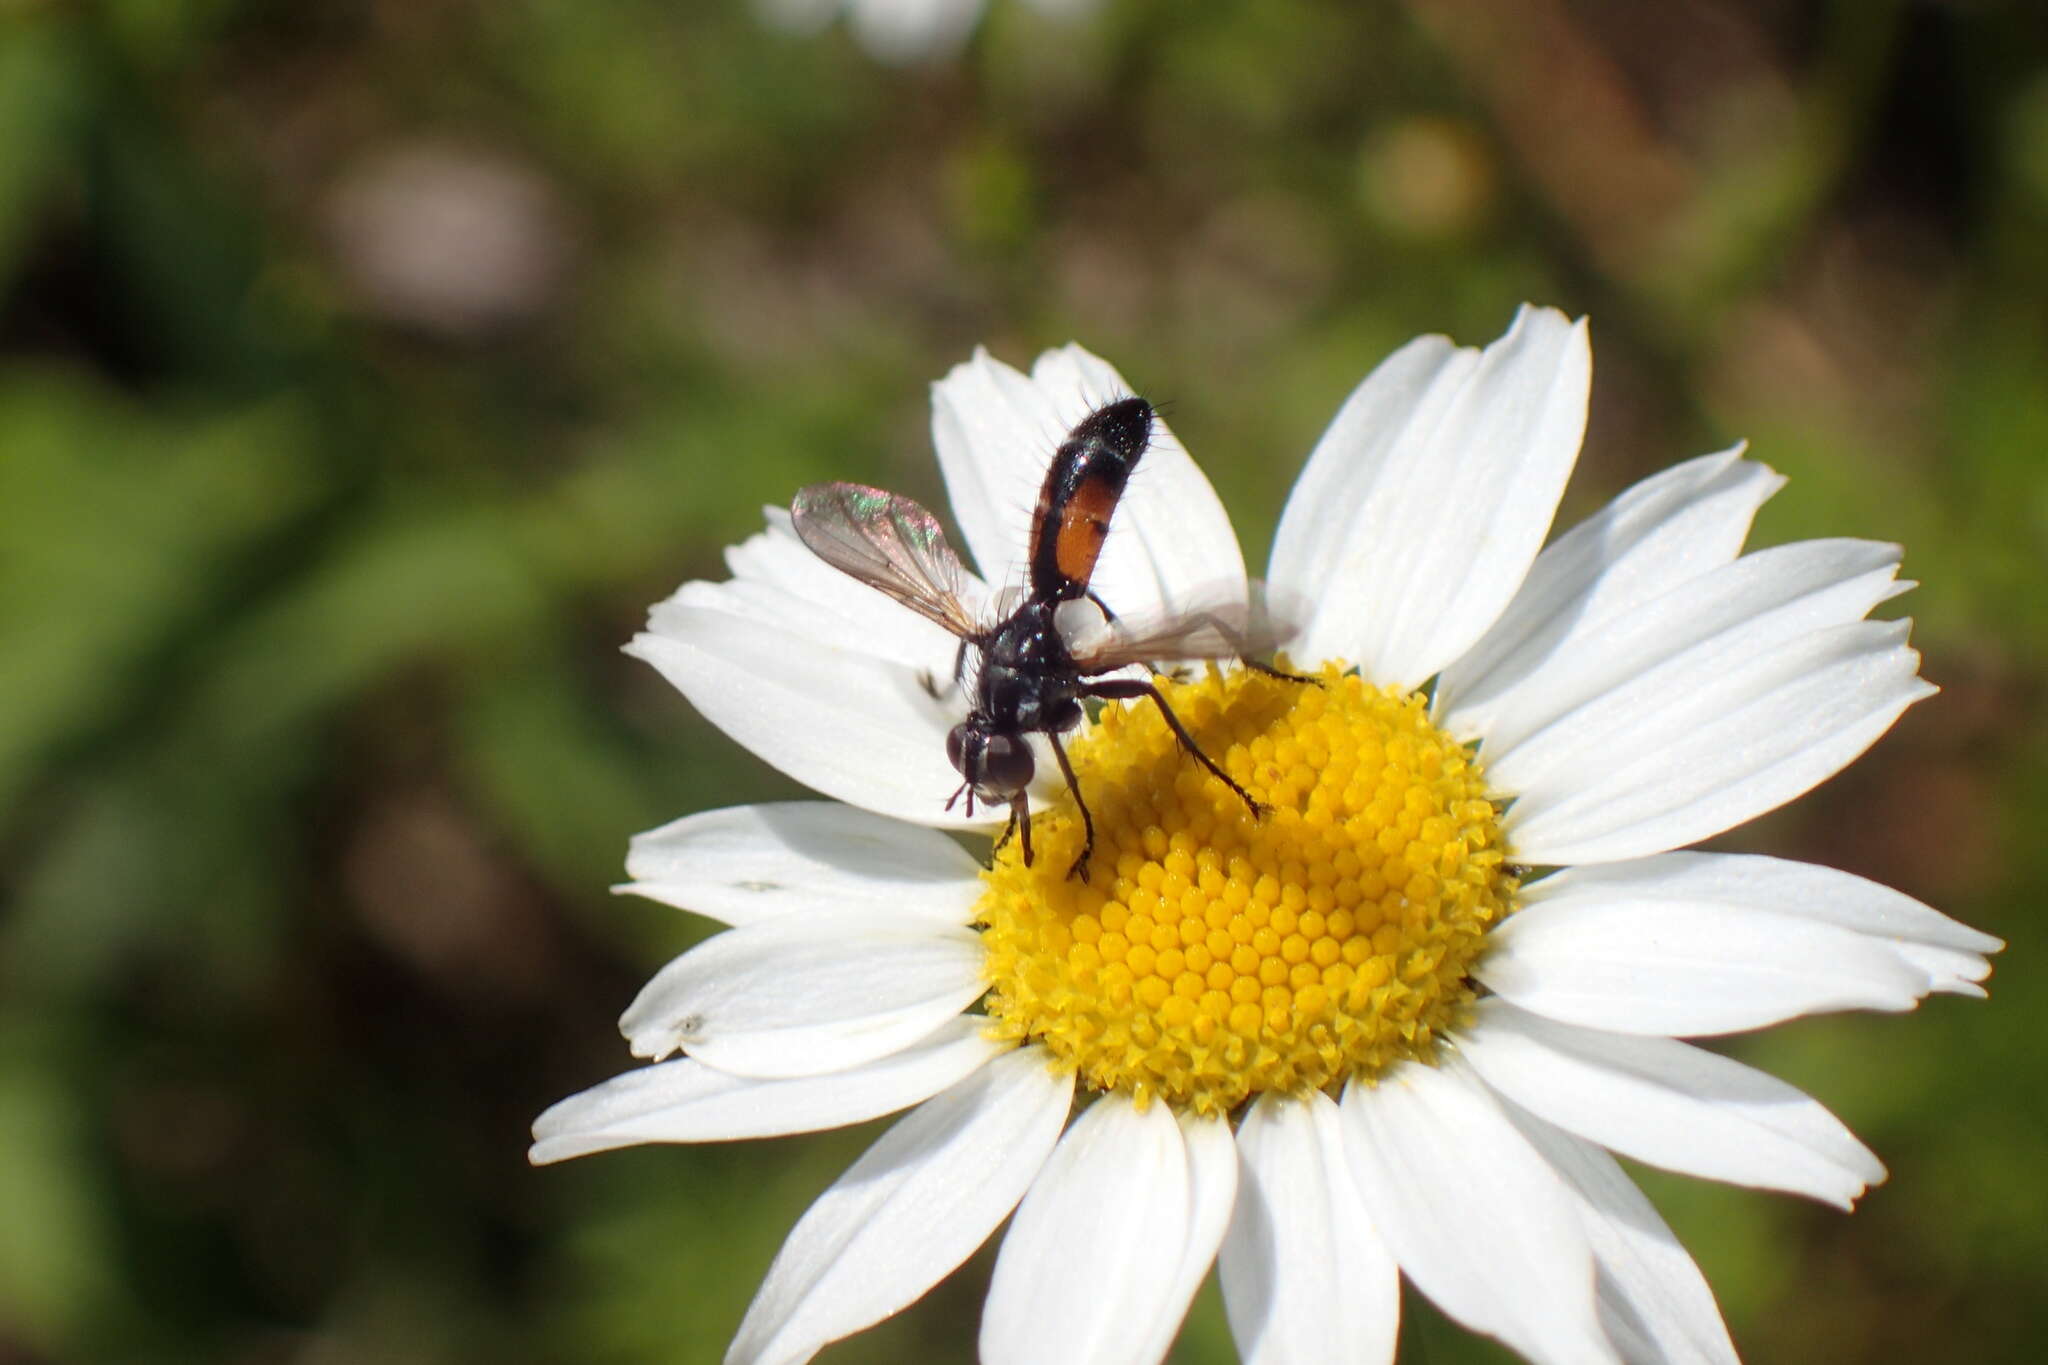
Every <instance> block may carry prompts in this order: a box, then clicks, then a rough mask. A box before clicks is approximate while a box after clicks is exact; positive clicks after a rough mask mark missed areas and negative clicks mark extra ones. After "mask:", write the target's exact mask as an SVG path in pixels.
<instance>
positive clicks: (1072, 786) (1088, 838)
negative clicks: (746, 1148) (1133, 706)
mask: <svg viewBox="0 0 2048 1365" xmlns="http://www.w3.org/2000/svg"><path fill="white" fill-rule="evenodd" d="M1045 737H1046V739H1047V740H1049V741H1051V743H1052V756H1053V757H1054V758H1056V759H1058V760H1059V761H1060V775H1061V776H1063V777H1065V778H1066V779H1067V790H1068V791H1070V792H1072V793H1073V794H1074V809H1076V810H1078V811H1080V812H1081V831H1082V833H1081V856H1080V857H1078V858H1076V859H1074V865H1073V866H1072V867H1070V868H1068V869H1067V877H1068V879H1069V880H1071V879H1073V878H1075V877H1079V878H1080V879H1081V880H1082V881H1084V882H1085V881H1087V880H1088V859H1089V857H1090V856H1091V855H1092V854H1093V853H1094V852H1095V817H1094V816H1092V815H1090V814H1089V813H1088V803H1087V802H1086V801H1083V800H1082V799H1081V784H1080V783H1079V782H1078V781H1076V780H1075V778H1074V765H1073V764H1072V763H1071V762H1069V761H1068V759H1067V747H1066V745H1064V744H1062V743H1060V737H1059V736H1058V735H1057V734H1055V733H1054V732H1052V731H1050V730H1048V731H1046V734H1045ZM1229 780H1230V779H1229V778H1225V779H1224V781H1226V782H1228V781H1229ZM1027 861H1028V860H1027Z"/></svg>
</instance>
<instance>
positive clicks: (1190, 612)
mask: <svg viewBox="0 0 2048 1365" xmlns="http://www.w3.org/2000/svg"><path fill="white" fill-rule="evenodd" d="M1253 599H1254V600H1253V602H1252V603H1251V604H1247V603H1245V602H1243V601H1232V600H1229V599H1228V598H1224V599H1221V600H1218V601H1216V602H1213V603H1211V604H1207V605H1197V606H1190V607H1188V608H1186V609H1184V610H1180V611H1175V612H1172V613H1170V614H1165V615H1159V616H1145V617H1137V618H1131V617H1119V618H1117V619H1116V620H1114V621H1110V622H1107V623H1106V625H1103V626H1097V627H1095V628H1093V629H1088V630H1086V631H1084V632H1078V633H1076V634H1075V635H1074V636H1072V637H1070V638H1069V641H1068V648H1069V650H1070V651H1071V652H1072V654H1073V659H1074V663H1075V665H1076V666H1077V667H1078V668H1079V669H1080V670H1081V672H1083V673H1086V674H1095V673H1109V672H1113V671H1114V670H1116V669H1119V668H1126V667H1129V666H1130V665H1132V664H1157V663H1163V662H1165V661H1168V660H1180V659H1256V658H1262V657H1265V656H1268V655H1270V654H1272V653H1273V652H1274V650H1276V649H1277V648H1279V646H1280V645H1282V644H1283V643H1285V642H1286V641H1287V640H1288V639H1289V638H1290V637H1291V636H1292V635H1293V634H1294V627H1293V626H1292V625H1291V624H1289V622H1290V621H1291V620H1292V619H1293V617H1292V614H1291V613H1289V615H1288V616H1287V618H1286V619H1282V618H1281V617H1279V616H1276V615H1275V608H1274V604H1272V603H1270V602H1268V601H1265V600H1264V598H1263V595H1262V594H1261V593H1258V592H1255V593H1254V594H1253ZM1075 614H1076V615H1078V612H1077V613H1075Z"/></svg>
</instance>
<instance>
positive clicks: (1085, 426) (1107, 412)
mask: <svg viewBox="0 0 2048 1365" xmlns="http://www.w3.org/2000/svg"><path fill="white" fill-rule="evenodd" d="M1067 439H1068V440H1069V441H1100V442H1102V443H1103V444H1104V445H1106V446H1108V447H1109V448H1110V449H1111V450H1113V451H1115V452H1116V453H1117V454H1118V455H1121V456H1122V457H1123V458H1124V459H1125V460H1135V459H1137V458H1138V457H1139V456H1140V455H1142V454H1144V453H1145V447H1146V445H1147V444H1148V443H1150V441H1151V440H1152V405H1151V404H1150V403H1148V402H1146V401H1145V400H1144V399H1142V398H1119V399H1117V400H1116V401H1115V402H1114V403H1105V404H1103V405H1102V406H1101V407H1099V408H1097V409H1096V410H1095V411H1093V412H1091V413H1089V414H1088V415H1087V416H1086V417H1083V418H1082V419H1081V421H1080V423H1079V425H1077V426H1076V427H1075V428H1074V430H1073V432H1072V433H1071V434H1070V435H1069V436H1068V437H1067Z"/></svg>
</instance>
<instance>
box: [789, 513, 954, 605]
mask: <svg viewBox="0 0 2048 1365" xmlns="http://www.w3.org/2000/svg"><path fill="white" fill-rule="evenodd" d="M789 515H790V519H791V520H792V521H793V522H795V523H796V534H797V539H799V540H801V541H803V543H804V545H805V547H806V548H808V549H809V550H810V552H811V553H812V554H814V555H816V556H817V557H818V558H820V559H822V560H824V561H825V562H826V563H827V564H830V565H831V566H832V567H833V568H835V569H837V570H839V571H840V572H841V573H844V574H848V575H850V576H851V577H854V578H857V579H859V580H860V581H861V582H863V583H865V584H867V585H868V586H869V587H871V588H874V589H875V590H876V591H878V592H885V593H887V594H888V595H889V596H891V597H893V598H895V599H896V600H897V601H898V602H901V603H902V604H903V605H904V606H906V607H909V608H910V609H911V610H912V611H914V612H916V613H917V614H918V615H920V616H922V617H924V618H925V619H926V620H928V621H933V622H936V623H937V624H939V625H941V626H944V627H945V628H946V629H947V630H950V631H952V632H953V634H955V635H957V636H959V637H961V638H962V639H972V638H973V637H974V636H976V635H978V634H980V633H981V631H980V627H979V626H978V625H976V624H975V620H974V617H973V616H972V614H970V613H969V612H968V610H967V604H966V603H964V602H962V601H961V600H960V590H961V588H962V587H963V586H964V585H965V583H966V578H967V571H966V570H965V569H964V568H962V567H961V564H960V556H958V555H956V554H954V553H953V547H952V546H951V545H948V544H947V543H946V533H945V531H943V530H942V529H940V527H939V519H938V518H937V517H935V516H933V515H932V514H931V513H930V512H928V511H926V510H925V509H924V508H923V507H921V506H919V505H918V504H917V503H914V502H912V501H911V500H910V499H909V498H905V497H899V496H897V495H896V494H894V493H889V492H885V491H883V490H882V489H879V488H869V487H868V486H867V485H865V484H858V483H814V484H812V485H810V486H809V487H808V488H803V489H799V490H798V491H797V495H796V497H795V498H794V499H792V500H791V502H790V504H789Z"/></svg>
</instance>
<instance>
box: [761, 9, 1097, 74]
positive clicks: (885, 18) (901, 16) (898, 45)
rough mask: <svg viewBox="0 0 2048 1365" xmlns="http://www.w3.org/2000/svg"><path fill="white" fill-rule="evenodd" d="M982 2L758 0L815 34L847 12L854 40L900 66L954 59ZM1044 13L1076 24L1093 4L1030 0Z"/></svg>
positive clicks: (784, 21)
mask: <svg viewBox="0 0 2048 1365" xmlns="http://www.w3.org/2000/svg"><path fill="white" fill-rule="evenodd" d="M982 3H983V0H756V4H757V6H758V8H759V9H760V11H761V13H762V15H763V16H764V17H765V18H767V20H768V21H769V22H770V23H772V24H774V25H775V26H776V27H778V28H783V29H789V30H792V31H794V32H797V33H811V32H816V31H817V30H819V29H822V28H824V27H825V26H826V25H827V24H829V23H831V22H832V18H833V16H834V15H835V14H837V13H838V12H839V11H840V10H842V9H843V10H845V11H846V16H847V23H848V24H849V25H850V26H851V27H852V29H853V34H854V37H855V38H857V39H858V40H859V41H860V45H861V46H862V47H864V48H866V49H867V50H868V54H869V55H870V56H872V57H874V58H875V59H876V60H878V61H884V62H889V63H892V64H902V63H909V62H919V61H936V60H939V59H942V58H945V57H950V56H952V55H953V54H954V53H956V52H958V51H959V50H960V49H961V47H963V46H964V45H965V44H966V42H967V37H968V35H969V34H970V33H972V32H973V31H974V26H975V24H976V23H978V22H980V20H981V10H982ZM1030 4H1031V7H1032V8H1033V9H1035V10H1038V11H1039V12H1040V13H1043V14H1048V15H1052V16H1054V17H1057V18H1063V19H1065V18H1076V17H1078V16H1079V15H1081V14H1082V13H1084V12H1086V11H1087V10H1090V9H1093V8H1094V6H1095V0H1030Z"/></svg>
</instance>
